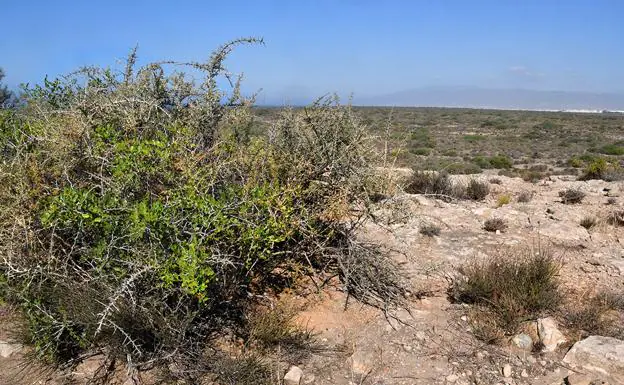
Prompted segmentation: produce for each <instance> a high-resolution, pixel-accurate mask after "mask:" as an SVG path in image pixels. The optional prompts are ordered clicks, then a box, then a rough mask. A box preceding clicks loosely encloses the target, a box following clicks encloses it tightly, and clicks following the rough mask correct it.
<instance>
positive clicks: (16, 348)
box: [0, 341, 23, 358]
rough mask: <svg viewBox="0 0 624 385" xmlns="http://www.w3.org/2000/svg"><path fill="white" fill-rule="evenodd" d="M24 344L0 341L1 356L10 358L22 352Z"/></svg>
mask: <svg viewBox="0 0 624 385" xmlns="http://www.w3.org/2000/svg"><path fill="white" fill-rule="evenodd" d="M22 349H23V346H22V345H20V344H11V343H8V342H4V341H0V357H2V358H9V357H11V356H12V355H13V354H15V353H19V352H21V351H22Z"/></svg>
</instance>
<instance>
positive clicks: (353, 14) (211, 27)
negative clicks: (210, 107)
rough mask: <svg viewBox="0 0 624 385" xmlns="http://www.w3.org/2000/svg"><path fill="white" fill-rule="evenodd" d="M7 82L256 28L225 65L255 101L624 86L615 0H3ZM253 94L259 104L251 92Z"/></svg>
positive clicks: (180, 52) (208, 42)
mask: <svg viewBox="0 0 624 385" xmlns="http://www.w3.org/2000/svg"><path fill="white" fill-rule="evenodd" d="M2 2H4V3H5V4H2V5H0V11H1V12H0V20H2V23H3V31H4V32H3V33H2V35H1V36H2V37H0V67H3V68H4V69H5V72H6V73H7V78H6V79H5V81H6V83H8V84H9V85H10V86H16V85H17V84H19V83H21V82H30V83H36V82H40V81H41V80H42V79H43V77H44V76H45V75H49V76H52V77H53V76H56V75H59V74H63V73H67V72H69V71H71V70H73V69H75V68H76V67H78V66H81V65H87V64H99V65H107V66H109V65H110V66H115V65H117V62H118V61H119V60H120V59H123V58H124V57H125V55H126V53H127V52H128V51H129V49H130V48H131V47H133V46H134V45H136V44H138V45H139V57H140V60H141V61H143V62H146V61H150V60H160V59H176V60H201V59H203V58H206V57H208V55H209V54H210V52H211V50H212V49H213V48H215V47H217V46H218V45H220V44H222V43H224V42H226V41H227V40H230V39H232V38H236V37H241V36H258V37H263V38H264V40H265V42H266V44H265V45H264V46H256V47H253V46H252V47H242V48H240V49H239V50H237V51H236V52H235V53H234V54H233V55H232V56H231V58H230V60H229V61H228V63H229V67H230V69H231V70H233V71H236V72H244V73H245V78H246V82H245V86H246V89H248V90H257V89H260V88H262V89H264V94H263V95H264V96H262V98H265V100H266V99H270V100H273V99H274V98H277V99H279V98H284V99H289V98H293V99H294V98H298V97H301V96H313V95H314V96H316V95H321V94H323V93H325V92H333V91H337V92H339V93H341V94H348V93H354V94H355V95H356V97H357V96H369V95H379V94H384V93H392V92H396V91H401V90H405V89H410V88H418V87H425V86H457V85H464V86H466V85H467V86H480V87H492V88H527V89H536V90H564V91H591V92H624V50H623V49H622V40H624V22H622V17H624V1H621V0H612V1H608V0H604V1H600V0H593V1H580V0H559V1H554V0H552V1H547V0H543V1H537V0H536V1H532V0H523V1H520V0H518V1H511V0H496V1H495V0H492V1H486V0H482V1H479V0H457V1H444V0H440V1H433V0H432V1H424V0H422V1H417V0H412V1H409V0H405V1H398V0H395V1H392V0H388V1H382V0H378V1H373V0H360V1H356V0H342V1H341V0H334V1H330V0H315V1H313V0H307V1H306V0H291V1H286V0H283V1H277V0H275V1H261V0H257V1H251V0H250V1H246V0H239V1H208V0H205V1H191V0H187V1H184V2H174V1H157V0H151V1H132V0H125V1H118V0H108V1H97V0H92V1H87V0H85V1H62V0H58V1H50V0H47V1H27V0H23V1H9V0H2ZM259 101H262V100H259Z"/></svg>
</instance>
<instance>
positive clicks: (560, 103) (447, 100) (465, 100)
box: [353, 87, 624, 111]
mask: <svg viewBox="0 0 624 385" xmlns="http://www.w3.org/2000/svg"><path fill="white" fill-rule="evenodd" d="M353 104H354V105H361V106H404V107H467V108H495V109H520V110H556V111H559V110H598V111H602V110H609V111H624V94H616V93H591V92H568V91H536V90H526V89H493V88H479V87H423V88H415V89H410V90H405V91H400V92H395V93H392V94H387V95H380V96H372V97H361V98H359V97H357V95H356V97H355V98H354V100H353Z"/></svg>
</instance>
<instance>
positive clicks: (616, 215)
mask: <svg viewBox="0 0 624 385" xmlns="http://www.w3.org/2000/svg"><path fill="white" fill-rule="evenodd" d="M607 222H608V223H609V224H611V225H613V226H624V210H614V211H612V212H610V213H609V215H608V216H607Z"/></svg>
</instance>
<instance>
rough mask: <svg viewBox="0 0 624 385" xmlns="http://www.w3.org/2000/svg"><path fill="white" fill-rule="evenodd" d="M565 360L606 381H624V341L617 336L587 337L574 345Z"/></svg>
mask: <svg viewBox="0 0 624 385" xmlns="http://www.w3.org/2000/svg"><path fill="white" fill-rule="evenodd" d="M563 362H564V363H566V364H568V365H570V366H571V367H572V368H576V369H580V370H582V371H584V372H587V373H590V374H592V375H594V376H597V377H601V379H604V380H606V381H609V382H613V383H616V384H622V383H624V341H622V340H619V339H617V338H612V337H602V336H590V337H587V338H586V339H584V340H582V341H579V342H577V343H575V344H574V346H572V348H571V349H570V350H569V351H568V353H567V354H566V355H565V357H564V358H563Z"/></svg>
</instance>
